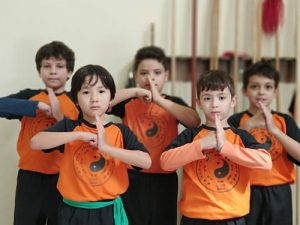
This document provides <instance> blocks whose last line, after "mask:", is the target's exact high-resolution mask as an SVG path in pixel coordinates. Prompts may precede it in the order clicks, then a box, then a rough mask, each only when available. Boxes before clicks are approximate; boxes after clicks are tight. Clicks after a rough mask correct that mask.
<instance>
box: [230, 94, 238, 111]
mask: <svg viewBox="0 0 300 225" xmlns="http://www.w3.org/2000/svg"><path fill="white" fill-rule="evenodd" d="M236 102H237V96H236V95H235V96H233V97H232V98H231V104H230V106H231V108H233V107H235V106H236Z"/></svg>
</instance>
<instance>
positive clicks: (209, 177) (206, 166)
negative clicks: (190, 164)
mask: <svg viewBox="0 0 300 225" xmlns="http://www.w3.org/2000/svg"><path fill="white" fill-rule="evenodd" d="M206 155H207V160H198V162H197V166H196V173H197V177H198V179H199V181H200V183H201V184H202V185H203V186H204V187H206V188H207V189H208V190H210V191H213V192H226V191H230V190H231V189H232V188H234V187H235V186H236V184H237V183H238V181H239V177H240V168H239V166H238V165H237V164H235V163H233V162H231V161H230V160H229V159H228V158H223V157H222V156H221V155H220V154H219V153H216V151H215V150H211V151H208V152H206Z"/></svg>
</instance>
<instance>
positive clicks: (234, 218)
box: [161, 125, 271, 225]
mask: <svg viewBox="0 0 300 225" xmlns="http://www.w3.org/2000/svg"><path fill="white" fill-rule="evenodd" d="M224 130H225V135H226V141H225V143H224V145H223V147H222V149H221V152H218V151H216V149H212V150H207V151H206V152H205V153H203V152H202V150H201V142H199V141H197V140H199V139H200V138H202V137H204V136H206V135H208V133H209V132H211V131H215V128H212V127H208V126H206V125H202V126H200V127H199V128H188V129H186V130H185V131H184V132H182V133H181V134H180V135H179V136H178V137H177V138H176V139H175V140H174V141H173V142H172V143H171V144H170V145H169V146H168V147H167V148H166V151H165V152H164V153H163V154H162V156H161V165H162V166H163V167H165V168H168V167H169V166H171V167H170V168H174V167H175V168H177V167H180V166H181V165H184V167H183V170H184V173H183V187H182V198H181V200H180V203H179V208H180V212H181V214H182V215H183V218H182V221H181V225H192V224H194V225H203V224H205V225H206V224H207V225H221V224H224V225H225V224H227V225H230V224H239V225H244V224H245V221H244V219H243V217H244V216H245V215H246V214H248V212H249V200H250V182H249V181H250V177H249V173H250V170H251V169H250V168H265V167H268V166H270V164H271V160H270V155H269V154H268V152H266V151H265V150H263V149H262V148H261V147H262V145H260V144H258V143H257V142H256V141H255V139H254V138H253V137H252V136H251V135H250V134H249V133H247V132H245V131H243V130H238V129H235V128H229V127H228V128H225V129H224Z"/></svg>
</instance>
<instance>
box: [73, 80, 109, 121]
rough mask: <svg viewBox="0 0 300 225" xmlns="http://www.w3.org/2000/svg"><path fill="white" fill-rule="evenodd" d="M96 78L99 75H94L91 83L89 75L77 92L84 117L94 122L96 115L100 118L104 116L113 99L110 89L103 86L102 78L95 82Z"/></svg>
mask: <svg viewBox="0 0 300 225" xmlns="http://www.w3.org/2000/svg"><path fill="white" fill-rule="evenodd" d="M96 79H97V77H96V76H93V79H92V81H91V82H90V83H89V77H87V78H86V80H85V82H84V83H83V84H82V86H81V89H80V91H79V92H78V93H77V101H78V104H79V107H80V108H81V111H82V113H83V118H84V119H85V120H86V121H88V122H90V123H92V124H93V123H95V122H96V118H95V116H96V115H98V116H99V117H100V119H103V118H104V116H105V113H106V111H107V109H108V107H109V103H110V100H111V94H110V90H109V89H107V88H105V87H104V86H103V84H102V82H101V80H100V79H98V81H97V83H96V84H95V82H96ZM92 85H93V86H92Z"/></svg>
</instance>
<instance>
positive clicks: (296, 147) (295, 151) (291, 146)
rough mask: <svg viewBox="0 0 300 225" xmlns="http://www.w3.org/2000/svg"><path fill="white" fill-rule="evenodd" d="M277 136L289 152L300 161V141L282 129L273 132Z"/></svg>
mask: <svg viewBox="0 0 300 225" xmlns="http://www.w3.org/2000/svg"><path fill="white" fill-rule="evenodd" d="M272 134H273V135H274V136H275V138H277V139H278V140H279V141H280V143H281V144H282V145H283V147H284V148H285V149H286V151H287V152H288V154H289V155H290V156H292V157H293V158H294V159H296V160H298V161H300V143H299V142H297V141H295V140H294V139H292V138H291V137H289V136H288V135H286V134H285V133H283V132H282V131H281V130H279V129H278V130H277V131H276V132H273V133H272Z"/></svg>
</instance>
